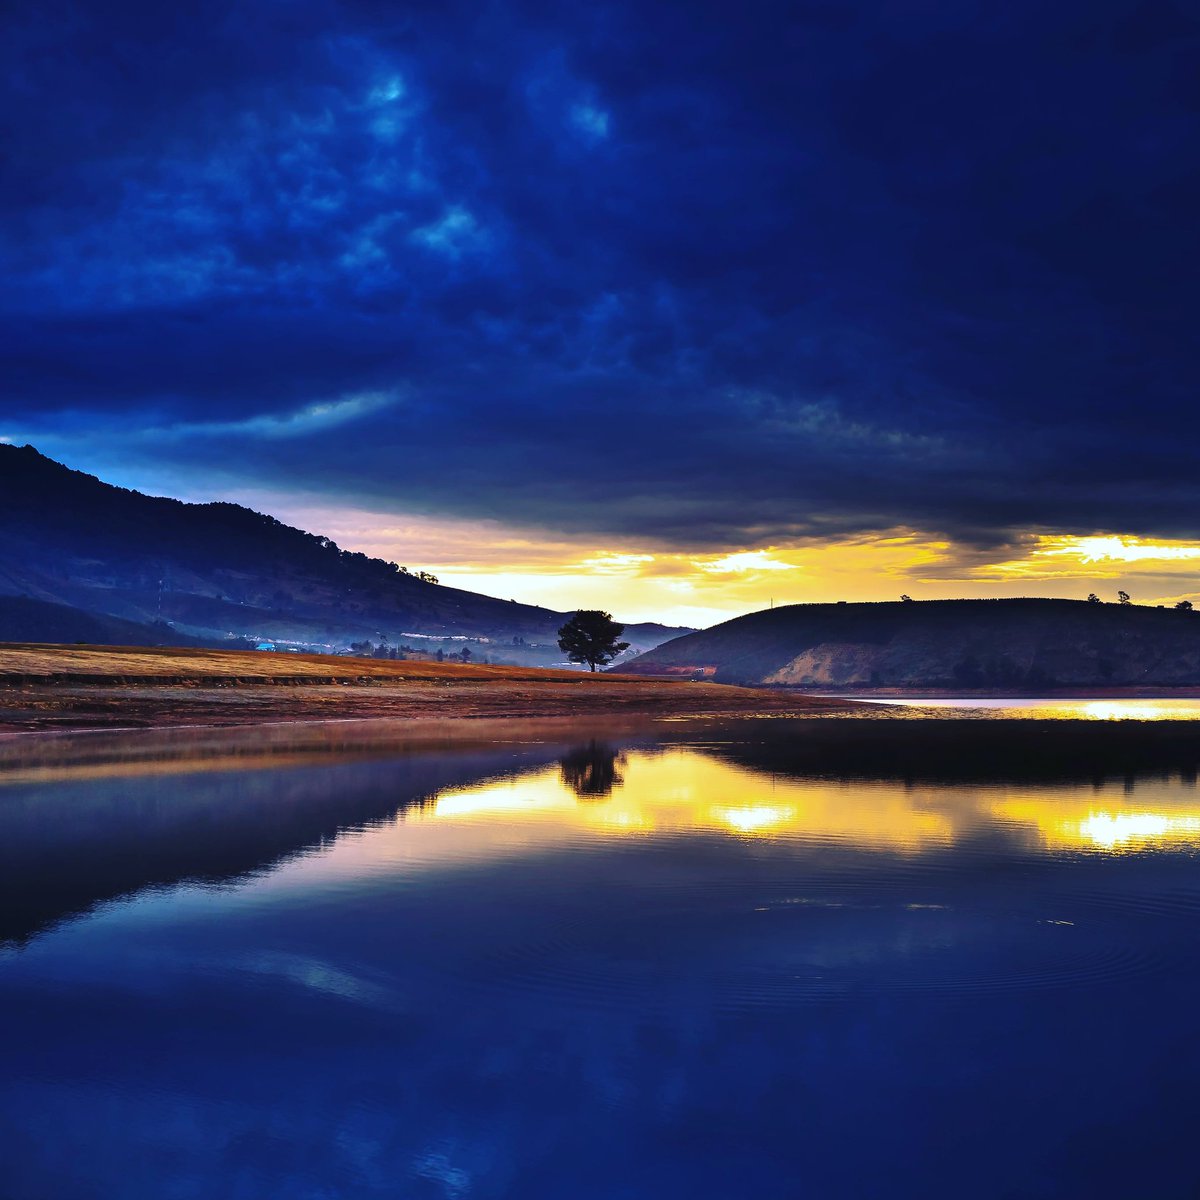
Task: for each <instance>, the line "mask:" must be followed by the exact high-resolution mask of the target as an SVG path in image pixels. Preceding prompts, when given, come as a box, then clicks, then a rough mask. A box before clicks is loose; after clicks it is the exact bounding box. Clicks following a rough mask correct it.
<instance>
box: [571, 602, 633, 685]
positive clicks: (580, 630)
mask: <svg viewBox="0 0 1200 1200" xmlns="http://www.w3.org/2000/svg"><path fill="white" fill-rule="evenodd" d="M624 632H625V626H624V625H621V624H618V623H617V622H616V621H614V620H613V619H612V613H606V612H601V611H600V610H599V609H596V608H581V609H580V610H579V611H578V612H577V613H576V614H575V615H574V616H573V617H572V618H571V619H570V620H569V621H568V622H567V623H566V624H565V625H564V626H563V627H562V628H561V629H559V631H558V648H559V649H560V650H562V651H563V653H565V654H566V656H567V657H568V658H569V659H570V660H571V661H572V662H577V663H587V665H588V666H589V667H591V669H592V670H593V671H594V670H595V669H596V668H597V667H602V666H604V664H605V663H609V662H612V660H613V659H614V658H616V657H617V655H618V654H620V653H621V651H622V650H628V649H629V643H628V642H619V641H617V639H618V638H619V637H620V636H621V634H623V633H624Z"/></svg>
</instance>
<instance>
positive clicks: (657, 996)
mask: <svg viewBox="0 0 1200 1200" xmlns="http://www.w3.org/2000/svg"><path fill="white" fill-rule="evenodd" d="M937 882H938V881H937V880H934V881H932V882H930V881H929V880H926V881H925V886H923V887H914V878H913V876H912V874H911V873H910V872H909V871H908V870H901V871H898V872H896V873H895V874H882V875H881V874H876V875H874V876H872V877H870V878H869V879H867V878H864V877H863V873H861V872H858V871H851V872H847V873H845V874H842V875H840V876H839V877H830V878H824V879H821V880H812V881H805V882H804V884H803V885H802V886H801V885H798V883H797V881H796V880H795V879H792V880H788V881H786V882H785V881H783V880H778V881H774V883H769V882H768V883H764V881H763V880H762V879H755V880H753V881H750V880H743V881H738V880H735V879H728V878H727V879H714V880H708V881H705V880H700V879H690V880H685V881H676V882H675V883H674V884H671V883H668V882H665V881H664V882H662V883H660V884H659V885H658V886H656V887H647V888H641V887H639V888H638V889H637V893H636V902H633V901H632V900H631V902H630V903H628V904H626V905H625V906H622V907H610V908H609V909H608V910H607V911H604V912H600V911H597V912H595V913H594V914H592V916H590V917H588V916H578V917H575V918H572V919H563V920H561V921H558V922H556V923H555V924H554V925H553V926H552V927H551V928H550V929H548V930H546V931H545V932H543V934H541V935H540V936H538V937H535V938H531V939H528V940H524V939H521V940H513V941H511V942H508V943H506V944H504V945H502V946H497V947H493V948H492V950H491V951H490V952H488V953H487V954H486V955H485V956H484V961H483V962H482V963H476V964H475V967H474V969H473V970H472V975H473V976H474V978H473V980H472V983H473V985H474V986H475V987H478V988H482V989H484V990H486V991H488V992H491V993H493V994H494V993H496V992H500V993H503V994H508V995H511V996H513V997H514V998H519V999H521V1000H522V1002H529V1001H537V1002H541V1003H545V1004H546V1005H547V1006H554V1005H560V1004H567V1005H575V1006H581V1007H586V1008H593V1009H597V1008H598V1009H642V1010H647V1011H664V1012H665V1011H669V1010H673V1009H678V1008H679V1007H681V1006H684V1007H697V1006H702V1007H705V1008H710V1009H716V1010H724V1011H739V1010H748V1009H759V1010H761V1009H777V1010H785V1009H788V1008H791V1007H795V1006H798V1005H805V1004H812V1003H821V1002H831V1001H837V1000H839V999H844V998H849V997H854V996H865V997H870V996H881V995H887V994H896V995H902V994H914V995H915V994H920V995H923V996H927V997H933V996H943V997H948V998H953V997H962V996H971V995H987V994H995V995H1002V994H1019V993H1022V992H1032V991H1040V990H1046V989H1053V988H1063V989H1069V988H1081V987H1095V986H1099V985H1103V984H1108V983H1115V982H1118V981H1121V980H1126V979H1130V978H1132V977H1135V976H1143V975H1148V974H1153V973H1156V972H1158V971H1161V970H1163V969H1164V968H1165V966H1166V964H1167V962H1168V961H1169V957H1168V956H1164V951H1165V949H1166V947H1168V946H1169V945H1170V941H1169V939H1159V938H1156V937H1155V936H1153V935H1152V933H1151V934H1150V935H1149V936H1148V930H1147V922H1150V923H1151V925H1152V924H1153V922H1154V921H1155V920H1156V919H1157V918H1159V917H1163V916H1167V917H1171V916H1191V915H1194V914H1195V913H1196V912H1197V910H1198V909H1200V896H1197V895H1196V894H1191V893H1188V894H1186V895H1185V894H1182V893H1175V894H1164V895H1159V896H1136V897H1110V896H1103V895H1102V894H1101V893H1098V892H1096V893H1092V892H1084V893H1080V894H1074V893H1070V894H1063V895H1061V896H1059V897H1050V898H1049V899H1047V898H1046V897H1043V899H1042V901H1041V902H1040V903H1039V904H1038V906H1037V907H1036V908H1035V907H1034V904H1033V902H1029V903H1023V902H1022V900H1021V899H1020V897H1019V896H1014V895H1013V893H1012V891H1011V890H1009V891H1005V892H1002V893H999V894H993V893H986V894H985V895H984V896H983V897H979V896H971V895H963V896H959V895H958V894H957V893H958V889H953V894H951V893H950V892H949V891H942V890H941V889H939V888H938V886H937ZM1047 904H1049V905H1050V906H1051V907H1050V908H1049V910H1047V908H1046V905H1047ZM1131 915H1132V916H1133V917H1135V918H1136V919H1133V920H1131V919H1130V917H1131Z"/></svg>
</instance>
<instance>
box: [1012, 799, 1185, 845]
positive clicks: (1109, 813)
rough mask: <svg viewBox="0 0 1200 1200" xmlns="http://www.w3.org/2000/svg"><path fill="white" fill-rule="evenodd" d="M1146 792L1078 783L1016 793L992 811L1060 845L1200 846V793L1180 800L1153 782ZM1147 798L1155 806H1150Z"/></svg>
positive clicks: (1051, 843) (1047, 842)
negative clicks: (1040, 791)
mask: <svg viewBox="0 0 1200 1200" xmlns="http://www.w3.org/2000/svg"><path fill="white" fill-rule="evenodd" d="M1145 794H1146V795H1145V799H1143V798H1142V796H1140V795H1138V796H1134V795H1130V796H1125V795H1124V793H1123V790H1122V789H1121V788H1120V787H1119V786H1115V785H1114V786H1112V787H1108V788H1103V789H1099V790H1093V789H1091V788H1087V789H1083V788H1074V789H1071V790H1069V791H1067V790H1064V791H1060V792H1057V793H1054V794H1052V795H1049V796H1046V797H1045V798H1041V797H1037V796H1024V795H1023V796H1019V797H1018V796H1013V795H1012V794H1011V793H1010V794H1009V795H1008V796H1007V797H1006V798H1005V799H1004V800H1002V801H999V802H997V803H995V804H993V805H992V806H991V808H990V811H991V815H992V816H993V817H994V818H995V819H996V820H997V821H998V822H1002V823H1006V824H1012V825H1018V826H1029V827H1031V828H1033V829H1036V831H1037V835H1038V838H1039V840H1040V841H1041V842H1042V843H1043V844H1045V845H1046V846H1048V847H1050V848H1051V849H1055V850H1109V851H1123V850H1143V849H1152V848H1153V847H1155V846H1165V845H1172V846H1180V845H1193V844H1194V845H1198V846H1200V798H1197V797H1196V796H1195V794H1194V793H1193V794H1191V795H1190V796H1189V797H1188V801H1189V803H1188V806H1187V807H1186V808H1183V807H1180V806H1179V804H1178V799H1177V797H1178V794H1179V793H1178V790H1174V791H1169V790H1168V789H1166V788H1161V787H1158V786H1155V785H1153V784H1148V785H1146V787H1145ZM1147 801H1150V802H1152V803H1153V805H1154V807H1153V808H1150V807H1148V806H1147Z"/></svg>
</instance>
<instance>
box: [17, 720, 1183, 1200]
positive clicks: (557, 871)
mask: <svg viewBox="0 0 1200 1200" xmlns="http://www.w3.org/2000/svg"><path fill="white" fill-rule="evenodd" d="M959 725H960V726H961V728H956V727H955V725H954V723H952V722H947V721H936V722H899V721H896V720H886V721H879V722H870V721H851V722H846V721H842V722H836V723H821V722H812V721H810V722H787V721H759V722H753V721H751V722H741V723H739V724H737V725H734V726H706V725H702V726H698V727H679V728H674V727H672V726H670V725H663V726H660V727H659V728H658V729H657V730H656V731H651V732H649V733H645V734H642V735H638V736H629V735H624V736H621V737H611V736H610V737H604V736H588V734H587V733H586V731H584V732H580V733H578V734H575V735H573V736H572V737H570V738H564V737H563V736H562V734H561V733H560V732H554V733H553V734H549V733H547V734H540V735H539V734H537V733H536V732H535V731H530V732H529V734H528V735H527V736H526V737H524V738H523V739H522V740H521V741H520V742H513V741H504V742H496V743H495V744H492V745H483V746H478V745H477V746H473V747H468V748H461V749H455V748H453V747H443V748H433V749H431V748H428V747H426V748H417V749H411V750H407V751H400V750H397V749H393V748H381V749H379V750H378V751H377V752H375V753H356V754H354V755H336V756H335V755H328V756H317V757H313V756H309V757H308V758H306V759H304V760H297V761H292V760H288V761H286V763H284V764H280V765H275V766H261V765H259V766H255V767H253V768H248V767H247V766H246V765H245V764H244V763H239V762H238V761H236V760H234V761H230V762H225V763H222V761H221V760H220V758H219V757H218V758H217V759H216V760H213V759H212V758H211V756H210V757H209V758H207V759H206V761H205V762H204V764H203V767H204V769H200V767H199V764H197V763H195V762H187V761H182V762H179V763H177V764H175V765H172V764H171V763H170V762H167V763H159V764H158V765H157V766H156V768H155V769H154V770H152V771H149V770H142V769H139V770H134V769H133V768H132V767H131V766H128V765H127V766H126V767H124V768H121V767H120V766H119V765H118V766H116V767H114V766H113V764H111V763H110V764H108V765H106V766H100V765H98V764H88V765H86V766H84V767H79V766H72V767H71V768H69V769H63V770H58V771H55V770H47V769H44V768H39V770H38V771H36V772H29V771H26V772H24V773H20V772H11V773H10V774H9V776H8V777H7V782H6V783H4V784H2V785H0V868H3V875H2V880H3V882H2V883H0V888H2V889H3V891H2V892H0V896H2V897H3V899H4V908H3V912H4V918H3V925H2V926H0V936H2V937H3V938H4V941H3V949H0V1019H2V1020H3V1022H4V1027H5V1029H6V1030H7V1031H9V1035H10V1036H9V1037H8V1038H7V1039H6V1046H5V1050H4V1056H5V1071H4V1073H3V1078H2V1082H0V1110H2V1115H3V1123H2V1124H0V1171H2V1176H0V1179H2V1185H0V1194H2V1195H4V1196H5V1198H6V1200H10V1198H11V1200H25V1198H27V1197H28V1198H32V1197H49V1196H53V1197H62V1198H73V1197H106V1198H107V1197H118V1196H119V1197H123V1198H124V1197H129V1198H133V1200H136V1198H140V1197H155V1198H156V1200H157V1198H160V1197H189V1198H190V1197H197V1198H199V1197H204V1198H206V1200H207V1198H211V1197H222V1198H225V1197H229V1198H238V1197H279V1196H287V1197H289V1198H293V1197H294V1198H308V1197H312V1198H316V1197H341V1196H356V1197H357V1196H362V1197H377V1196H378V1197H384V1196H386V1197H521V1198H523V1200H524V1198H529V1200H537V1198H540V1197H547V1198H555V1200H558V1198H560V1197H567V1196H570V1197H577V1196H578V1197H596V1198H597V1200H599V1198H605V1200H609V1198H613V1197H647V1198H649V1197H656V1198H657V1197H673V1196H680V1197H714V1198H717V1197H719V1198H722V1200H723V1198H726V1197H743V1196H763V1197H793V1196H795V1197H819V1198H826V1197H864V1196H880V1197H897V1196H901V1197H907V1196H913V1197H918V1196H919V1197H943V1196H944V1197H963V1196H972V1197H1017V1196H1019V1197H1060V1196H1072V1197H1074V1196H1079V1197H1109V1196H1111V1197H1122V1198H1128V1197H1143V1196H1144V1197H1155V1198H1161V1200H1169V1198H1172V1197H1185V1196H1186V1197H1194V1196H1195V1195H1196V1194H1198V1186H1200V1167H1198V1166H1197V1162H1196V1157H1195V1154H1194V1151H1193V1149H1192V1131H1193V1129H1194V1125H1195V1119H1196V1116H1197V1111H1196V1109H1197V1102H1196V1100H1195V1092H1196V1088H1195V1080H1196V1078H1197V1077H1198V1070H1200V1048H1198V1047H1197V1044H1196V1043H1197V1039H1196V1037H1195V1029H1196V1013H1197V1011H1198V1003H1200V962H1198V961H1197V954H1196V945H1197V937H1198V935H1200V869H1198V860H1197V851H1198V850H1200V794H1198V793H1197V789H1196V767H1197V764H1198V763H1200V747H1198V745H1197V741H1196V734H1195V733H1194V732H1192V730H1193V729H1195V728H1196V727H1194V726H1191V725H1184V724H1181V723H1171V722H1168V723H1164V724H1162V725H1159V726H1154V727H1150V726H1139V725H1136V724H1134V725H1128V724H1125V723H1120V724H1119V725H1118V726H1115V727H1113V726H1100V725H1092V724H1084V723H1079V724H1076V725H1073V726H1071V728H1070V730H1063V729H1062V728H1057V727H1055V726H1052V725H1046V724H1045V723H1030V722H1002V721H995V722H993V721H989V722H977V723H973V724H970V723H966V722H961V723H959ZM835 727H836V728H835ZM985 727H986V728H985ZM1056 728H1057V732H1056ZM0 778H4V777H0Z"/></svg>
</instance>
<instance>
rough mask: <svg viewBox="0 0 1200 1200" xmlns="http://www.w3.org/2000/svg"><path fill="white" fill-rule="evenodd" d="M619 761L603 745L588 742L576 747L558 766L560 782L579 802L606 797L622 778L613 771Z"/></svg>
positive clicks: (618, 784) (612, 752)
mask: <svg viewBox="0 0 1200 1200" xmlns="http://www.w3.org/2000/svg"><path fill="white" fill-rule="evenodd" d="M622 761H623V759H622V758H621V757H620V756H619V755H618V753H617V751H616V750H614V749H613V748H612V747H611V746H609V745H606V744H605V743H604V742H596V741H591V742H588V743H587V745H586V746H576V748H575V749H574V750H572V751H570V753H568V754H566V755H564V756H563V758H562V759H561V760H560V762H559V769H560V770H561V772H562V781H563V783H565V784H566V785H567V787H569V788H570V789H571V790H572V791H573V792H574V793H575V795H577V796H579V797H580V798H581V799H585V798H586V799H595V798H596V797H601V796H609V795H611V794H612V790H613V788H615V787H620V786H621V784H622V783H624V782H625V778H624V776H623V775H621V773H620V772H619V771H618V770H617V767H618V765H619V764H620V763H621V762H622Z"/></svg>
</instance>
